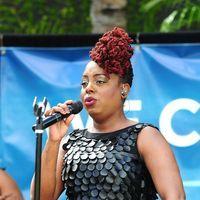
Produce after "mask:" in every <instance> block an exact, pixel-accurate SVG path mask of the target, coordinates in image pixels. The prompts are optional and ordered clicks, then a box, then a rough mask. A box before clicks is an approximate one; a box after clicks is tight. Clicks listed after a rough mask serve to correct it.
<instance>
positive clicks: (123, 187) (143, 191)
mask: <svg viewBox="0 0 200 200" xmlns="http://www.w3.org/2000/svg"><path fill="white" fill-rule="evenodd" d="M146 126H152V127H154V126H153V125H151V124H145V123H138V124H136V125H132V126H129V127H127V128H124V129H120V130H118V131H114V132H110V133H90V132H89V131H87V129H84V130H79V129H78V130H74V131H73V132H72V133H71V134H70V135H68V136H67V137H68V140H67V142H66V143H64V145H63V149H64V150H65V151H66V153H65V156H64V163H63V170H62V181H63V183H64V187H65V189H66V195H67V198H68V199H69V200H77V199H78V200H79V199H81V200H89V199H91V200H92V199H96V200H97V199H113V200H114V199H119V200H123V199H125V200H153V199H157V195H156V189H155V186H154V184H153V181H152V179H151V176H150V174H149V172H148V170H147V168H146V166H145V164H144V162H143V161H142V159H141V157H140V155H139V153H138V150H137V144H136V142H137V137H138V134H139V133H140V131H141V130H142V129H143V128H144V127H146ZM154 128H156V127H154Z"/></svg>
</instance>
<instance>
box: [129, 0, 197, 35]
mask: <svg viewBox="0 0 200 200" xmlns="http://www.w3.org/2000/svg"><path fill="white" fill-rule="evenodd" d="M133 8H134V9H133ZM127 10H128V18H129V21H128V28H129V31H133V32H135V31H136V30H141V31H142V32H173V31H185V30H197V29H198V28H199V27H200V1H199V0H142V1H135V0H130V1H129V5H128V9H127ZM137 18H140V20H139V21H138V19H137ZM135 19H137V20H135ZM136 21H137V22H136ZM138 22H139V23H138ZM131 23H132V24H131Z"/></svg>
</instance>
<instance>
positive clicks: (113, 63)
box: [90, 27, 133, 87]
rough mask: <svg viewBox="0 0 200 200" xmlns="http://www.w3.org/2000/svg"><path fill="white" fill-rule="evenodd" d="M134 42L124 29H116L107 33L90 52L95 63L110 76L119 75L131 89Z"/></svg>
mask: <svg viewBox="0 0 200 200" xmlns="http://www.w3.org/2000/svg"><path fill="white" fill-rule="evenodd" d="M132 42H133V40H132V39H131V38H130V37H129V36H128V34H127V33H126V32H125V31H124V30H123V29H122V28H118V27H115V28H114V29H113V30H111V31H109V32H106V33H105V34H104V35H103V36H102V37H101V38H100V39H99V41H98V42H97V43H96V45H95V47H94V48H93V49H92V50H91V51H90V58H91V59H92V60H93V61H95V62H96V63H97V64H98V65H99V66H100V67H101V68H103V69H104V71H105V73H106V74H107V75H108V76H109V74H111V73H115V74H118V75H119V76H120V78H121V80H122V82H123V83H128V84H129V85H130V87H131V85H132V79H133V69H132V65H131V61H130V58H131V56H132V55H133V48H132V47H131V43H132Z"/></svg>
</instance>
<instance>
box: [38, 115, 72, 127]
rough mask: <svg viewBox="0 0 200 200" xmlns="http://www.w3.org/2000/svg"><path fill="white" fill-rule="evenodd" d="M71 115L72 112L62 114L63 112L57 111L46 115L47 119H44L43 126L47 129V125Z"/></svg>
mask: <svg viewBox="0 0 200 200" xmlns="http://www.w3.org/2000/svg"><path fill="white" fill-rule="evenodd" d="M70 115H71V113H67V114H65V115H63V114H61V113H55V114H54V115H52V116H53V117H52V116H49V117H46V118H45V120H44V121H43V126H42V129H46V128H47V127H49V126H51V125H53V124H55V123H56V122H59V121H61V120H62V119H64V118H67V117H69V116H70Z"/></svg>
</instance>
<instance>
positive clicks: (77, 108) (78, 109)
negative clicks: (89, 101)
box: [69, 101, 83, 114]
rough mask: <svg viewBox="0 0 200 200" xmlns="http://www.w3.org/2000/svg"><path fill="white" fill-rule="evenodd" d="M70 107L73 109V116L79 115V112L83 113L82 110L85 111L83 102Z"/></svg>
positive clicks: (77, 102)
mask: <svg viewBox="0 0 200 200" xmlns="http://www.w3.org/2000/svg"><path fill="white" fill-rule="evenodd" d="M69 107H71V109H70V110H71V114H77V113H79V112H81V110H82V109H83V104H82V102H81V101H76V102H74V103H73V104H71V105H69Z"/></svg>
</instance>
